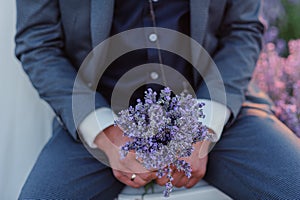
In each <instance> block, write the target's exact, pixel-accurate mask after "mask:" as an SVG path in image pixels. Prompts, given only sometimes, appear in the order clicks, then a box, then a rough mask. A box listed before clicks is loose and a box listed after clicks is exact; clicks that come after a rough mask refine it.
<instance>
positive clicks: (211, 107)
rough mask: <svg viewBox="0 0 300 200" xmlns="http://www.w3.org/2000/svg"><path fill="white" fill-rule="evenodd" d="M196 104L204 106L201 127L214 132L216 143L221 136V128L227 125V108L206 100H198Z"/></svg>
mask: <svg viewBox="0 0 300 200" xmlns="http://www.w3.org/2000/svg"><path fill="white" fill-rule="evenodd" d="M198 102H199V103H200V102H201V103H204V104H205V105H204V106H203V107H202V110H203V114H204V115H205V117H204V118H201V119H200V121H201V122H202V124H203V125H205V126H207V127H208V128H210V129H211V130H213V131H214V132H215V134H216V138H214V140H215V141H214V142H217V141H218V140H219V139H220V137H221V135H222V131H223V128H224V126H225V124H226V123H227V121H228V119H229V117H230V113H231V112H230V110H229V109H228V108H227V106H225V105H223V104H221V103H218V102H216V101H212V100H208V99H198Z"/></svg>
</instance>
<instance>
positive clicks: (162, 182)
mask: <svg viewBox="0 0 300 200" xmlns="http://www.w3.org/2000/svg"><path fill="white" fill-rule="evenodd" d="M167 182H169V179H168V178H167V177H166V176H163V177H161V178H157V179H156V184H158V185H160V186H164V185H166V183H167Z"/></svg>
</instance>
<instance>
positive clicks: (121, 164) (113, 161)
mask: <svg viewBox="0 0 300 200" xmlns="http://www.w3.org/2000/svg"><path fill="white" fill-rule="evenodd" d="M129 140H130V139H129V138H128V137H125V136H123V132H122V130H121V129H120V128H119V127H117V126H110V127H108V128H106V129H105V130H104V131H103V132H101V133H100V134H98V136H97V137H96V139H95V141H94V142H95V144H96V145H97V146H98V148H99V149H101V150H102V151H104V153H105V154H106V155H107V157H108V159H109V163H110V167H111V168H112V170H113V174H114V176H115V177H116V178H117V179H118V180H119V181H121V182H122V183H124V184H126V185H129V186H131V187H134V188H138V187H141V186H144V185H146V184H147V183H149V182H150V181H151V180H153V179H155V178H156V174H155V172H150V171H148V170H146V169H145V168H144V167H143V166H142V165H141V164H140V163H139V162H138V161H137V160H136V158H135V154H134V153H132V152H130V153H128V155H127V156H126V157H125V158H124V159H121V158H120V147H121V146H122V145H124V144H125V143H126V142H127V141H129ZM132 174H136V178H135V179H134V180H131V176H132Z"/></svg>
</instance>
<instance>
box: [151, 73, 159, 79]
mask: <svg viewBox="0 0 300 200" xmlns="http://www.w3.org/2000/svg"><path fill="white" fill-rule="evenodd" d="M150 77H151V78H152V79H153V80H156V79H158V77H159V75H158V73H156V72H151V73H150Z"/></svg>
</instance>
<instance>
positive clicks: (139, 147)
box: [116, 87, 212, 197]
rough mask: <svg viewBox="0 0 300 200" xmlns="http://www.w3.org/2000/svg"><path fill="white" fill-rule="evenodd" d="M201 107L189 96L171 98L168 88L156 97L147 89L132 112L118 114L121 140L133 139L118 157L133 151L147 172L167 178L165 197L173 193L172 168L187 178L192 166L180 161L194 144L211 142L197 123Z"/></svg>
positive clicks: (200, 115)
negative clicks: (122, 136)
mask: <svg viewBox="0 0 300 200" xmlns="http://www.w3.org/2000/svg"><path fill="white" fill-rule="evenodd" d="M203 106H204V104H201V103H198V101H197V99H195V98H193V97H192V96H191V95H185V94H181V95H175V96H172V91H171V90H170V88H168V87H167V88H165V89H163V90H161V92H160V95H159V97H157V93H156V92H153V91H152V89H148V90H147V91H146V92H145V97H144V101H142V100H137V104H136V106H135V107H134V108H133V107H129V108H128V109H126V110H123V111H121V112H120V113H119V114H120V117H119V118H118V119H117V120H116V124H117V125H118V126H119V127H120V128H121V129H122V130H123V132H124V136H127V137H129V138H131V139H132V140H131V141H130V142H127V143H126V144H125V145H124V146H122V147H121V150H120V153H121V157H125V156H126V155H127V154H128V152H129V151H134V152H135V154H136V159H137V160H139V161H141V164H142V165H143V166H144V167H145V168H146V169H148V170H157V177H163V176H167V178H168V180H169V181H168V182H167V184H166V189H165V191H164V196H166V197H167V196H169V194H170V192H171V191H172V189H173V185H172V183H171V181H172V180H173V177H172V173H171V172H172V167H174V168H175V169H177V170H179V171H183V172H184V173H185V175H186V176H187V177H188V178H190V176H191V171H192V169H191V166H190V165H189V164H188V163H186V162H185V161H183V160H180V158H184V157H188V156H190V155H191V154H192V151H193V150H194V149H193V144H194V143H196V142H198V141H203V140H211V139H212V135H210V133H209V132H208V131H207V128H206V127H205V126H204V125H202V123H201V122H200V121H199V119H201V118H204V114H203V111H202V107H203Z"/></svg>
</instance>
